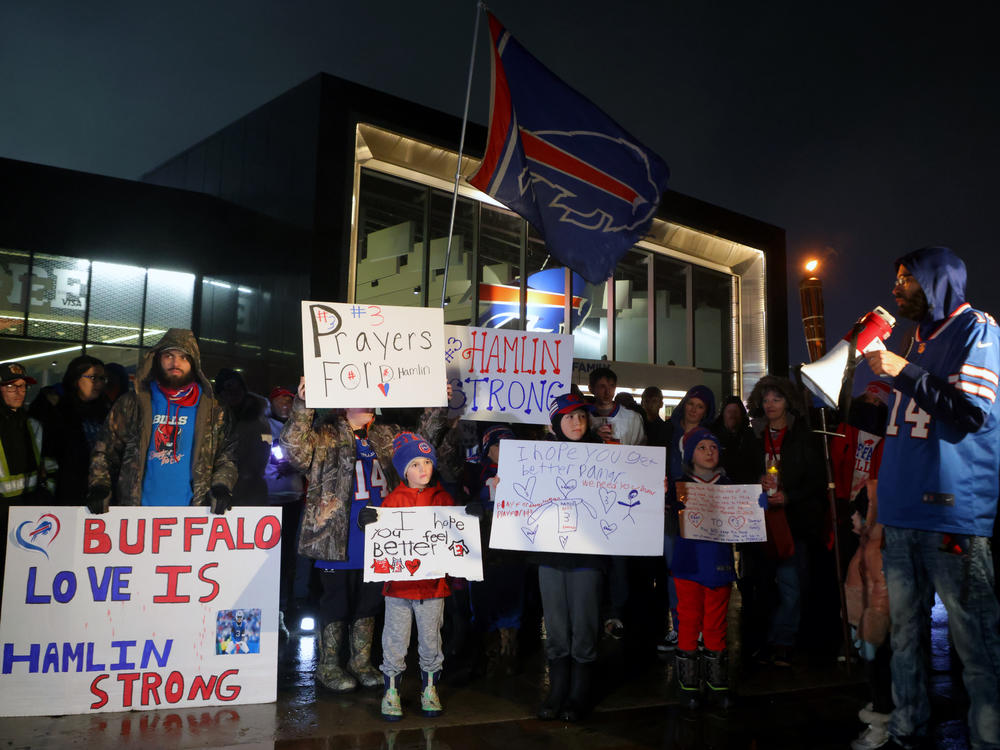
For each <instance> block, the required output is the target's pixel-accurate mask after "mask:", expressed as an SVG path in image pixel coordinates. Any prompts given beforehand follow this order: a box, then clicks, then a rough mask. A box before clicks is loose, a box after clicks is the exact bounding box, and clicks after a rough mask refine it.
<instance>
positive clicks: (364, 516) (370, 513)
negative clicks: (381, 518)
mask: <svg viewBox="0 0 1000 750" xmlns="http://www.w3.org/2000/svg"><path fill="white" fill-rule="evenodd" d="M377 520H378V511H377V510H375V508H373V507H372V506H370V505H366V506H365V507H364V508H362V509H361V512H360V513H358V528H359V529H361V530H362V531H364V530H365V526H367V525H368V524H370V523H375V522H376V521H377Z"/></svg>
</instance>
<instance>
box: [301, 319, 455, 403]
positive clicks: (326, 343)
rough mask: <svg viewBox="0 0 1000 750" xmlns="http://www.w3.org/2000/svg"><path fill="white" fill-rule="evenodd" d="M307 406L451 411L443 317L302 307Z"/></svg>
mask: <svg viewBox="0 0 1000 750" xmlns="http://www.w3.org/2000/svg"><path fill="white" fill-rule="evenodd" d="M302 359H303V365H304V373H305V378H306V406H308V407H309V408H311V409H315V408H337V407H340V408H348V407H380V406H445V405H446V404H447V397H446V388H447V380H446V377H445V369H444V313H443V312H442V311H441V310H440V309H432V308H427V307H398V306H396V307H385V306H380V305H365V304H354V305H351V304H345V303H339V302H303V303H302Z"/></svg>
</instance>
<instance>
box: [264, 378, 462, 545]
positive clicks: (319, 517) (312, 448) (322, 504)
mask: <svg viewBox="0 0 1000 750" xmlns="http://www.w3.org/2000/svg"><path fill="white" fill-rule="evenodd" d="M447 417H448V410H447V409H430V410H427V411H425V412H424V414H423V416H422V417H421V418H420V425H419V427H418V429H417V431H418V432H419V433H420V434H421V435H423V436H424V437H426V438H427V439H428V440H429V441H430V443H431V444H432V445H435V446H436V445H437V444H438V443H439V442H440V440H441V439H442V438H443V434H444V432H445V431H446V429H447V427H448V422H447ZM402 430H403V428H402V427H400V426H399V425H386V424H378V423H375V424H372V425H371V426H370V427H369V428H368V435H367V440H368V444H369V445H370V446H371V447H372V449H373V450H374V451H375V456H376V459H377V460H378V462H379V464H380V466H381V467H382V473H383V474H384V475H385V478H386V482H387V483H388V487H389V489H390V490H391V489H392V488H394V487H395V486H396V485H397V484H398V483H399V478H398V477H397V476H396V471H395V469H393V466H392V439H393V438H394V437H395V436H396V435H397V433H399V432H401V431H402ZM281 449H282V452H283V453H284V455H285V458H286V459H288V461H289V462H291V464H292V466H293V467H295V468H296V469H297V470H299V471H301V472H302V473H303V474H305V475H306V478H307V480H308V489H307V490H306V504H305V508H304V509H303V512H302V524H301V527H300V530H299V554H301V555H305V556H306V557H311V558H313V559H314V560H330V561H342V560H346V559H347V539H348V536H349V535H350V524H351V503H352V502H353V498H352V496H351V488H352V487H353V486H354V467H355V462H356V461H357V446H356V443H355V438H354V431H353V430H352V429H351V427H350V425H349V424H348V423H347V420H346V419H344V418H343V417H342V416H337V417H336V418H335V419H333V420H327V421H319V422H317V421H316V410H315V409H308V408H306V404H305V402H304V401H303V400H302V399H300V398H296V399H295V401H294V402H293V404H292V414H291V416H290V417H289V418H288V421H287V422H285V426H284V428H282V430H281Z"/></svg>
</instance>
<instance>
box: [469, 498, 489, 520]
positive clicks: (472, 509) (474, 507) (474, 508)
mask: <svg viewBox="0 0 1000 750" xmlns="http://www.w3.org/2000/svg"><path fill="white" fill-rule="evenodd" d="M465 512H466V513H467V514H468V515H470V516H475V517H476V518H482V517H483V516H485V515H486V508H484V507H483V504H482V503H481V502H479V501H478V500H473V501H472V502H471V503H468V504H466V506H465Z"/></svg>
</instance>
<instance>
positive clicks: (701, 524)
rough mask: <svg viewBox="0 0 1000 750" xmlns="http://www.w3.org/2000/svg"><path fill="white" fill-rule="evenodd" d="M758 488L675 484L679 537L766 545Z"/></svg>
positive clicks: (755, 485) (753, 485) (694, 483)
mask: <svg viewBox="0 0 1000 750" xmlns="http://www.w3.org/2000/svg"><path fill="white" fill-rule="evenodd" d="M760 495H761V487H760V485H759V484H702V483H699V482H678V483H677V499H678V501H680V502H681V503H683V504H684V509H683V510H682V511H681V512H680V527H681V536H682V537H684V538H685V539H704V540H706V541H709V542H724V543H726V544H730V543H733V544H738V543H741V542H764V541H767V532H766V530H765V528H764V509H763V508H761V507H760V503H759V499H760Z"/></svg>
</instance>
